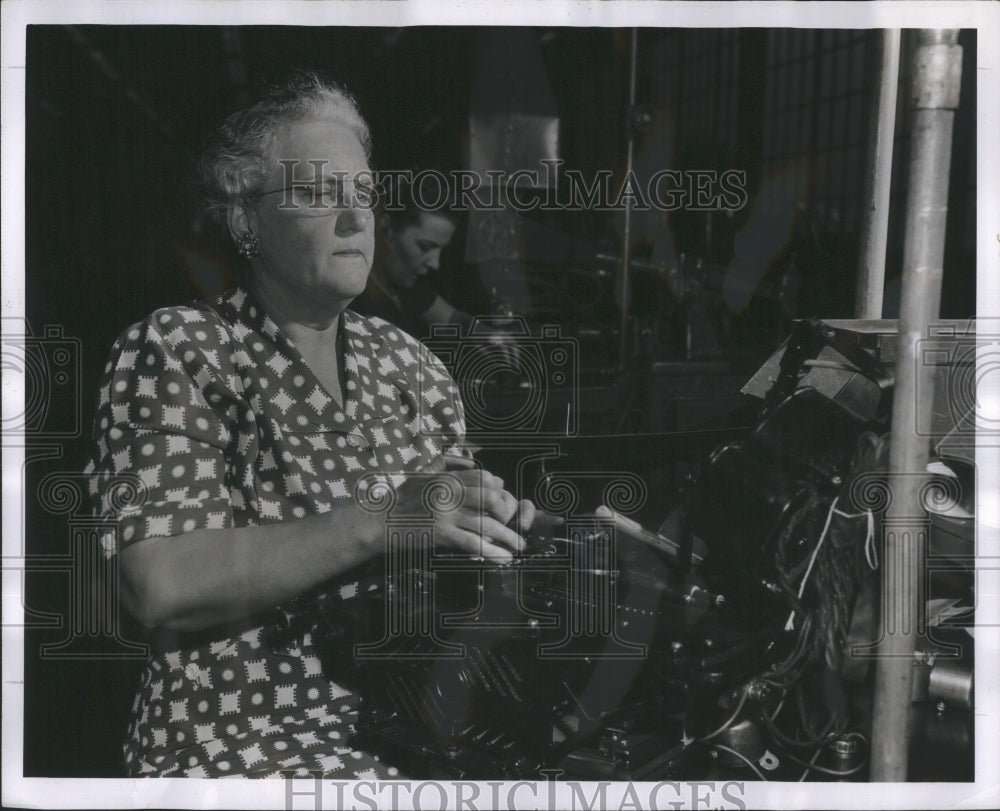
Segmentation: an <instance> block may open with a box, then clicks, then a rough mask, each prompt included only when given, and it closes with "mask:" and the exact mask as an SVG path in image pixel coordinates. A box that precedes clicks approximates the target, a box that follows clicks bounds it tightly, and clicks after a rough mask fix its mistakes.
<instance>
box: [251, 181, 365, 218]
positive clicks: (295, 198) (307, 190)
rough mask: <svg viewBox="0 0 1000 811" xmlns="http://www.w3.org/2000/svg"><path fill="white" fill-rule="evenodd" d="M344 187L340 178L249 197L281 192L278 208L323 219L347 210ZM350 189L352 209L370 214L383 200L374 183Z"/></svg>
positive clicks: (358, 185)
mask: <svg viewBox="0 0 1000 811" xmlns="http://www.w3.org/2000/svg"><path fill="white" fill-rule="evenodd" d="M346 185H348V184H345V183H344V182H343V181H342V180H340V179H328V180H317V181H314V182H312V183H306V182H304V183H293V184H292V185H291V186H285V187H283V188H280V189H269V190H268V191H261V192H257V193H256V194H252V195H250V198H249V199H252V200H256V199H258V198H260V197H264V196H266V195H269V194H278V193H279V192H283V193H284V194H285V197H284V198H283V199H282V201H281V203H280V204H279V205H278V208H281V209H298V210H301V211H302V213H303V214H308V215H310V216H320V217H322V216H326V215H327V214H332V213H333V212H335V211H343V210H344V209H346V208H348V194H347V190H346V188H345V186H346ZM349 185H350V186H351V192H352V194H351V195H350V206H351V207H353V208H361V209H367V210H369V211H372V210H374V209H375V208H377V207H378V204H379V202H380V200H381V199H382V190H381V189H380V188H379V187H378V186H377V185H376V184H374V183H364V182H361V181H357V180H355V181H353V182H352V183H350V184H349Z"/></svg>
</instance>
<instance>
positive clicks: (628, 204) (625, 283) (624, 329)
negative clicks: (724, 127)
mask: <svg viewBox="0 0 1000 811" xmlns="http://www.w3.org/2000/svg"><path fill="white" fill-rule="evenodd" d="M638 49H639V29H638V28H633V29H632V30H631V42H630V46H629V75H628V115H627V118H626V126H627V127H628V146H627V151H626V153H625V182H626V183H630V182H631V179H632V163H633V160H634V156H633V152H634V150H635V122H634V120H633V116H634V113H635V75H636V60H637V58H638ZM622 238H623V240H624V245H623V246H622V275H621V285H620V287H619V293H620V295H621V325H620V327H619V331H618V368H619V369H625V368H627V367H628V327H629V310H630V309H631V297H632V279H631V267H630V265H629V260H630V258H631V254H632V245H631V242H632V195H631V194H629V195H626V197H625V233H624V235H623V237H622Z"/></svg>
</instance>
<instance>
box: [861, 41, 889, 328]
mask: <svg viewBox="0 0 1000 811" xmlns="http://www.w3.org/2000/svg"><path fill="white" fill-rule="evenodd" d="M878 50H879V63H880V64H879V69H878V75H877V86H878V90H877V92H876V94H875V104H874V108H873V110H872V115H871V118H870V123H871V129H870V131H869V133H868V166H867V168H866V175H865V197H864V204H865V209H864V211H865V217H864V220H863V222H862V224H861V249H860V258H859V265H858V285H857V290H856V292H855V298H854V317H855V318H881V317H882V292H883V288H884V287H885V246H886V242H887V239H888V233H889V188H890V185H891V181H892V140H893V135H894V134H895V131H896V87H897V84H898V83H899V29H898V28H887V29H885V30H883V31H882V32H881V34H880V36H879V40H878Z"/></svg>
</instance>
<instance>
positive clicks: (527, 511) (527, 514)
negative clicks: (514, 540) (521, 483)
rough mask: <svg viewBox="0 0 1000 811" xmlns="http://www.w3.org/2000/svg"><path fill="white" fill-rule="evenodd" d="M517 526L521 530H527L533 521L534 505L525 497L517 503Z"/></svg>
mask: <svg viewBox="0 0 1000 811" xmlns="http://www.w3.org/2000/svg"><path fill="white" fill-rule="evenodd" d="M517 507H518V516H517V526H518V528H519V529H520V530H521V532H527V531H528V530H530V529H531V527H532V526H533V525H534V523H535V513H536V510H535V505H534V504H532V503H531V501H529V500H528V499H526V498H522V499H521V500H520V501H519V502H518V503H517Z"/></svg>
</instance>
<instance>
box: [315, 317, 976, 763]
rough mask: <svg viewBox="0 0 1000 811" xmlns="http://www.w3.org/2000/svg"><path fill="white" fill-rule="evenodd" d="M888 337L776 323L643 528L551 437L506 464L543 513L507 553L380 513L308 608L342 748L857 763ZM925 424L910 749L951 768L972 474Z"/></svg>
mask: <svg viewBox="0 0 1000 811" xmlns="http://www.w3.org/2000/svg"><path fill="white" fill-rule="evenodd" d="M892 346H893V340H892V326H891V325H888V324H881V325H880V326H879V328H878V329H872V328H871V325H867V327H866V325H863V324H857V323H853V322H838V323H835V324H827V323H823V322H819V321H800V322H796V324H795V326H794V328H793V330H792V334H791V336H790V337H789V340H788V341H787V342H786V343H785V345H784V346H783V347H782V349H781V350H779V352H777V353H776V354H775V356H774V357H773V358H772V359H770V360H769V361H768V362H767V363H765V365H764V366H763V367H762V368H761V369H760V370H759V372H758V373H757V374H756V375H754V376H753V378H752V379H751V380H750V381H749V382H748V383H747V385H746V386H745V388H744V391H745V393H746V395H747V396H748V397H751V398H754V399H755V400H756V401H757V402H758V403H759V408H758V411H757V416H756V418H755V420H754V421H753V422H752V424H751V425H750V426H749V427H747V428H742V427H738V428H736V429H734V430H732V431H730V432H729V433H728V435H727V437H726V438H725V440H724V441H721V442H719V443H718V444H717V446H716V447H715V448H714V449H711V450H710V452H707V453H706V454H705V456H704V458H703V459H702V460H701V461H700V462H699V463H698V464H697V465H696V466H695V468H694V469H695V470H696V475H695V476H694V477H693V481H692V484H691V486H690V487H689V488H688V489H687V491H686V492H685V493H684V495H683V497H682V498H680V499H677V500H671V499H664V500H663V501H662V502H661V503H663V504H671V505H672V509H670V511H669V514H666V515H665V516H663V520H662V522H661V523H659V526H658V528H657V529H655V530H654V529H649V528H647V526H643V525H642V524H640V523H638V522H637V521H636V520H634V519H633V518H630V517H629V516H628V515H626V513H630V512H631V513H633V514H638V513H639V512H641V511H640V510H638V507H639V504H640V502H641V501H642V499H641V498H638V497H635V496H636V491H638V490H642V489H643V487H644V486H645V485H643V484H638V483H637V481H632V485H631V486H632V492H631V493H628V494H623V492H622V490H623V487H622V479H621V474H620V473H615V472H614V471H615V470H616V469H618V470H620V469H619V468H615V462H616V461H618V460H614V461H611V462H609V464H608V467H606V468H605V469H604V471H603V472H602V470H601V468H600V467H596V466H592V465H593V462H592V460H591V462H589V463H588V464H589V465H591V466H588V467H586V468H582V467H581V465H580V464H579V463H577V464H573V463H572V462H573V460H572V457H570V464H568V465H565V466H564V467H563V468H562V469H556V470H553V469H552V467H551V466H550V467H549V468H548V469H545V470H543V469H541V467H540V468H539V469H538V470H537V471H535V472H534V473H533V474H531V475H529V476H528V477H527V478H526V479H525V481H523V482H522V484H525V483H528V484H529V488H528V489H529V492H534V493H535V495H536V498H537V500H538V502H539V503H540V504H541V505H542V506H544V507H546V508H547V509H549V510H550V511H552V512H556V513H561V514H562V515H563V516H564V517H565V524H564V525H562V526H561V527H559V528H558V531H557V532H556V533H554V534H553V535H552V536H551V537H536V538H533V539H532V545H531V548H530V549H529V550H528V552H526V553H525V554H524V555H522V556H520V557H519V558H517V559H516V560H515V562H514V563H512V564H511V565H508V566H505V567H496V566H491V565H487V564H484V563H482V562H470V561H469V560H468V559H465V558H461V559H459V558H450V557H448V556H444V555H441V554H440V553H435V552H434V551H433V549H432V539H431V538H430V537H429V536H428V535H427V533H426V532H425V531H424V529H423V525H421V523H420V521H419V519H415V518H413V517H410V518H409V519H406V520H401V521H400V522H399V523H398V524H397V525H396V526H395V529H394V531H395V532H396V541H397V548H398V549H399V550H400V553H399V555H398V557H397V559H394V560H392V561H389V562H387V563H386V564H385V565H384V567H383V568H381V569H380V570H379V571H378V572H376V573H374V575H373V577H372V578H371V580H370V581H369V583H368V585H367V586H366V587H364V588H362V589H361V592H362V593H363V594H365V595H366V596H365V598H364V599H363V600H351V601H343V600H341V599H340V598H339V597H337V596H330V597H326V598H324V599H323V600H322V601H321V602H320V605H319V608H320V616H321V621H320V627H321V629H325V635H326V639H327V648H328V651H329V654H330V655H329V656H328V666H329V667H330V668H331V670H332V672H333V674H334V675H336V677H337V678H341V679H347V680H352V681H354V682H355V683H356V684H357V685H358V686H359V688H360V689H361V690H362V691H363V693H364V696H365V703H364V710H363V714H362V718H361V722H360V730H361V732H362V733H363V735H364V737H365V739H366V745H367V746H370V747H372V748H374V749H377V750H384V751H385V752H386V753H387V757H390V758H392V759H394V761H395V762H398V763H399V764H400V767H401V769H402V771H403V772H404V773H407V774H411V775H416V776H421V777H427V776H445V777H448V776H450V777H464V778H470V779H476V778H478V779H485V778H527V779H531V778H538V777H540V775H542V774H545V773H561V774H563V775H565V776H567V777H574V778H580V779H614V780H658V779H663V778H688V779H691V778H701V779H720V778H722V777H726V778H729V777H740V778H741V779H762V780H768V779H771V780H799V779H822V780H829V779H851V780H859V779H865V778H866V776H867V769H868V747H869V741H870V739H871V717H872V669H873V668H872V661H873V659H874V658H875V656H876V655H877V644H876V641H875V628H876V626H877V623H876V622H875V618H876V617H877V616H878V611H879V607H878V601H877V599H876V596H875V595H876V594H877V593H878V589H877V588H875V586H876V582H877V578H878V567H879V554H880V547H881V538H882V529H883V528H882V519H883V509H884V507H885V503H886V499H885V498H884V495H885V492H886V487H885V481H886V475H887V474H886V464H887V460H886V457H887V448H888V444H887V438H886V432H887V428H888V420H889V414H890V410H889V405H890V403H891V397H892V389H893V385H892V372H891V369H892V361H893V360H894V356H893V351H892ZM952 373H953V374H955V375H961V374H962V372H961V370H960V369H956V368H953V369H952ZM946 385H947V383H946ZM645 441H646V442H647V443H649V442H654V443H655V437H652V438H651V437H646V438H645ZM946 444H947V443H939V445H938V447H939V450H941V452H942V454H944V455H941V456H939V457H937V458H936V459H935V461H934V465H933V467H932V470H930V471H929V473H928V489H927V492H928V493H929V494H930V495H929V496H928V502H927V503H928V509H929V513H928V514H929V516H930V526H931V554H932V555H933V556H935V560H937V561H938V564H939V565H937V566H936V568H935V574H934V576H933V577H932V578H931V579H930V582H929V586H928V592H927V594H926V595H924V597H925V600H924V604H925V605H926V606H927V619H928V623H927V626H928V629H927V632H926V633H925V634H924V637H923V642H922V645H921V651H920V657H921V658H920V659H919V661H918V662H916V663H915V665H914V666H915V667H918V668H919V671H920V672H919V676H918V678H917V679H916V687H915V692H914V696H913V705H912V710H913V712H914V713H915V715H916V718H917V721H916V723H915V725H914V730H915V732H914V736H913V740H912V744H911V751H912V755H911V760H912V762H913V767H912V768H913V769H914V773H915V775H917V776H923V775H927V776H929V777H930V778H932V779H937V780H959V779H969V775H970V774H971V769H972V740H973V734H972V723H973V718H972V695H973V691H972V661H973V651H972V646H973V640H972V637H971V635H970V634H969V633H967V632H966V630H965V627H964V626H966V625H967V624H968V623H969V622H971V611H972V606H973V605H974V595H973V591H972V588H973V573H972V571H971V563H970V562H969V561H970V560H971V554H972V517H971V513H972V505H971V492H972V479H971V466H969V465H968V463H967V461H963V460H962V459H961V454H953V453H946V452H945V451H944V450H943V449H944V447H945V445H946ZM678 447H680V446H678ZM685 452H686V453H688V454H690V452H691V449H690V448H687V450H686V451H685ZM622 456H623V457H626V458H628V457H629V454H628V453H627V450H626V452H625V453H623V454H622ZM632 458H633V459H636V458H638V457H632ZM662 463H664V462H662V460H661V464H662ZM635 464H638V463H635ZM542 467H544V466H542ZM532 476H533V477H534V481H533V482H530V483H529V481H528V479H530V478H531V477H532ZM602 476H603V477H602ZM616 476H617V477H618V478H617V479H616ZM628 478H629V477H628V476H626V479H628ZM633 478H634V479H635V480H638V479H640V478H641V479H643V480H644V481H649V482H652V481H656V479H655V477H652V476H651V475H650V471H648V470H647V471H644V472H643V476H642V477H639V476H636V477H633ZM581 483H583V484H581ZM624 489H628V488H627V487H626V488H624ZM652 514H653V513H651V512H650V511H649V510H648V509H647V510H646V512H643V513H642V515H643V516H644V520H645V521H646V523H647V525H649V524H650V522H649V518H648V516H651V515H652ZM391 520H392V519H390V522H391ZM915 779H917V778H916V777H915Z"/></svg>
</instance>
